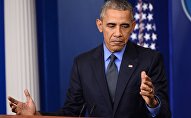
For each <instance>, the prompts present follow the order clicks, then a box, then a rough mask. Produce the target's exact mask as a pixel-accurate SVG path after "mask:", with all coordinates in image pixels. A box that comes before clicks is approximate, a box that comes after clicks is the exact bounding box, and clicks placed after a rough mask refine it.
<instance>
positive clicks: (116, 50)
mask: <svg viewBox="0 0 191 118" xmlns="http://www.w3.org/2000/svg"><path fill="white" fill-rule="evenodd" d="M122 49H123V47H116V48H113V49H112V50H113V52H119V51H121V50H122Z"/></svg>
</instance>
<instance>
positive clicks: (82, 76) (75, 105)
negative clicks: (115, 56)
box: [56, 41, 170, 118]
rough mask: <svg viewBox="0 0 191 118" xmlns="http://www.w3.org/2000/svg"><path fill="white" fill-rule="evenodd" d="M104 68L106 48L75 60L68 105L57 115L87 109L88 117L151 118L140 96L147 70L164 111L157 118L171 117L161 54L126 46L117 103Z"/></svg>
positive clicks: (75, 113) (72, 113) (77, 114)
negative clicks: (144, 74)
mask: <svg viewBox="0 0 191 118" xmlns="http://www.w3.org/2000/svg"><path fill="white" fill-rule="evenodd" d="M129 65H133V67H129ZM104 68H105V67H104V52H103V45H100V46H99V47H97V48H95V49H93V50H91V51H89V52H86V53H84V54H81V55H79V56H78V57H76V58H75V60H74V65H73V69H72V73H71V82H70V87H69V89H68V92H67V98H66V102H65V105H64V107H63V108H62V109H61V110H60V111H59V112H57V113H56V115H69V116H79V115H80V114H82V115H83V112H84V111H85V109H84V108H85V107H86V108H87V112H86V114H88V115H90V116H96V117H109V118H112V117H113V118H114V117H115V118H149V117H150V114H149V111H148V109H147V107H146V104H145V101H144V100H143V98H142V96H141V95H140V94H139V92H140V84H141V71H146V73H147V74H148V75H149V77H151V79H152V82H153V84H154V86H155V93H156V95H157V96H158V97H159V98H160V101H161V109H160V112H159V114H158V116H157V117H159V118H170V110H169V105H168V95H167V81H166V76H165V70H164V66H163V62H162V58H161V55H160V54H159V53H157V52H155V51H152V50H150V49H145V48H143V47H140V46H137V45H135V44H133V43H131V42H130V41H129V42H128V43H127V46H126V49H125V52H124V55H123V59H122V63H121V67H120V72H119V78H118V82H117V88H116V95H115V101H114V103H112V101H111V100H110V96H109V92H108V87H107V81H106V77H105V70H104ZM83 107H84V108H83Z"/></svg>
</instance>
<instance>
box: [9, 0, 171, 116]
mask: <svg viewBox="0 0 191 118" xmlns="http://www.w3.org/2000/svg"><path fill="white" fill-rule="evenodd" d="M96 23H97V27H98V29H99V31H100V32H102V33H103V36H104V43H103V44H101V45H100V46H98V47H96V48H95V49H92V50H90V51H89V52H86V53H83V54H81V55H79V56H78V57H76V58H75V60H74V65H73V68H72V74H71V82H70V87H69V89H68V92H67V98H66V101H65V104H64V107H63V108H62V109H61V110H60V111H58V112H55V113H49V114H48V113H45V114H44V113H40V112H37V111H36V107H35V104H34V102H33V100H32V98H31V97H30V94H29V92H28V91H27V90H25V95H26V98H27V102H26V103H23V102H20V101H17V100H15V99H14V98H12V97H9V98H8V99H9V100H10V106H11V108H12V111H13V112H15V113H17V114H18V115H63V116H83V115H84V114H86V115H88V116H95V117H108V118H123V117H124V118H149V117H158V118H169V117H171V114H170V110H169V105H168V95H167V81H166V77H165V72H164V71H165V70H164V66H163V63H162V58H161V55H160V54H159V53H158V52H155V51H152V50H150V49H145V48H143V47H140V46H137V45H135V44H133V43H131V42H130V41H128V39H129V36H130V34H131V32H132V31H133V29H134V27H135V21H134V18H133V10H132V6H131V5H130V4H129V3H128V2H126V1H123V0H120V1H119V0H118V1H114V0H112V1H107V2H106V3H105V4H104V6H103V8H102V11H101V14H100V19H97V21H96Z"/></svg>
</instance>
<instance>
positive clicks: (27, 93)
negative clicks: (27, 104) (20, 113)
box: [24, 89, 31, 101]
mask: <svg viewBox="0 0 191 118" xmlns="http://www.w3.org/2000/svg"><path fill="white" fill-rule="evenodd" d="M24 93H25V96H26V98H27V101H29V100H30V99H31V96H30V93H29V92H28V90H27V89H25V90H24Z"/></svg>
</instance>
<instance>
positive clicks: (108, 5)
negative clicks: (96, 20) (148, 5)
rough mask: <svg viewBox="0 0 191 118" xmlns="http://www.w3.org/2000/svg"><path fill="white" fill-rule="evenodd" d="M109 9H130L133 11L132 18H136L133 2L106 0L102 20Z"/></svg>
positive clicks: (102, 10) (101, 15) (101, 14)
mask: <svg viewBox="0 0 191 118" xmlns="http://www.w3.org/2000/svg"><path fill="white" fill-rule="evenodd" d="M107 9H114V10H120V11H125V10H129V11H130V12H131V17H132V20H134V13H133V7H132V5H131V3H129V2H127V0H109V1H106V2H105V4H104V5H103V7H102V9H101V13H100V19H101V20H102V19H103V17H104V15H105V12H106V10H107Z"/></svg>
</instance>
